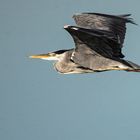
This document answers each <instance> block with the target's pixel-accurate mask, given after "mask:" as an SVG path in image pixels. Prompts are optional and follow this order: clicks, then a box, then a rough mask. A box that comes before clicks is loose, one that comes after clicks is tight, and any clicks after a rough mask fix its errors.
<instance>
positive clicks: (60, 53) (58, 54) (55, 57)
mask: <svg viewBox="0 0 140 140" xmlns="http://www.w3.org/2000/svg"><path fill="white" fill-rule="evenodd" d="M66 51H67V50H59V51H55V52H50V53H47V54H37V55H31V56H30V58H38V59H44V60H60V59H61V58H62V57H63V56H64V53H65V52H66Z"/></svg>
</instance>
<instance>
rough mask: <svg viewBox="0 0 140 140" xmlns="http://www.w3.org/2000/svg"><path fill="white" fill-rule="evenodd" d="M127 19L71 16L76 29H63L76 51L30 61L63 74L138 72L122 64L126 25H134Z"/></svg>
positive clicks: (105, 16)
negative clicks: (48, 62) (46, 64)
mask: <svg viewBox="0 0 140 140" xmlns="http://www.w3.org/2000/svg"><path fill="white" fill-rule="evenodd" d="M129 16H130V15H120V16H114V15H106V14H99V13H84V14H81V15H74V19H75V22H76V24H77V25H78V26H69V25H67V26H64V29H65V30H67V31H68V32H69V33H70V34H71V36H72V37H73V40H74V42H75V46H76V48H74V49H70V50H59V51H55V52H52V53H48V54H40V55H33V56H31V57H32V58H41V59H46V60H55V61H56V62H55V64H54V66H55V69H56V70H57V71H58V72H60V73H64V74H70V73H91V72H101V71H108V70H125V71H135V72H140V66H138V65H137V64H134V63H132V62H130V61H127V60H124V59H123V57H124V55H123V54H122V52H121V50H122V47H123V42H124V38H125V32H126V23H133V24H134V22H133V21H132V19H131V18H128V17H129Z"/></svg>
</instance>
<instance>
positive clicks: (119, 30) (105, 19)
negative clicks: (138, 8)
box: [73, 13, 135, 47]
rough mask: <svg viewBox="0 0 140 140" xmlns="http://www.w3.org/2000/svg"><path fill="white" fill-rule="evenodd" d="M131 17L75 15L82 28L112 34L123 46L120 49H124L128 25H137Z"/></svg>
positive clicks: (98, 14) (95, 14)
mask: <svg viewBox="0 0 140 140" xmlns="http://www.w3.org/2000/svg"><path fill="white" fill-rule="evenodd" d="M129 16H130V14H126V15H117V16H114V15H107V14H100V13H82V14H79V15H74V16H73V18H74V20H75V22H76V24H77V25H78V26H80V27H83V28H88V29H98V30H105V31H108V32H111V33H112V34H113V35H114V36H115V37H116V39H117V41H118V42H119V43H120V44H121V45H120V47H122V44H123V42H124V38H125V32H126V23H133V24H135V23H134V22H133V20H132V19H131V18H129Z"/></svg>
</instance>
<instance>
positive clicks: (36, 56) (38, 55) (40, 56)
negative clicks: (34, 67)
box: [29, 54, 51, 59]
mask: <svg viewBox="0 0 140 140" xmlns="http://www.w3.org/2000/svg"><path fill="white" fill-rule="evenodd" d="M49 57H51V56H50V55H49V54H37V55H31V56H29V58H38V59H45V58H46V59H47V58H49Z"/></svg>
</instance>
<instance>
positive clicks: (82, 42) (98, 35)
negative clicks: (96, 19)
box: [64, 26, 119, 70]
mask: <svg viewBox="0 0 140 140" xmlns="http://www.w3.org/2000/svg"><path fill="white" fill-rule="evenodd" d="M64 28H65V29H66V30H67V31H68V32H69V33H70V34H71V36H72V37H73V39H74V42H75V46H76V48H75V51H74V52H73V53H72V56H71V60H72V61H74V62H75V63H77V64H79V65H80V66H82V67H85V68H89V69H92V70H105V69H108V68H110V67H112V66H113V65H114V66H115V65H116V63H113V62H114V60H115V59H117V58H118V57H119V56H118V54H117V53H116V52H114V49H112V46H110V44H111V45H112V43H114V44H115V43H116V42H115V41H114V39H113V38H112V39H108V38H107V37H106V36H105V35H104V33H103V32H98V31H94V30H93V29H92V30H91V29H84V28H80V27H76V26H65V27H64ZM116 45H117V44H116ZM115 55H117V56H115ZM113 59H114V60H113Z"/></svg>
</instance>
